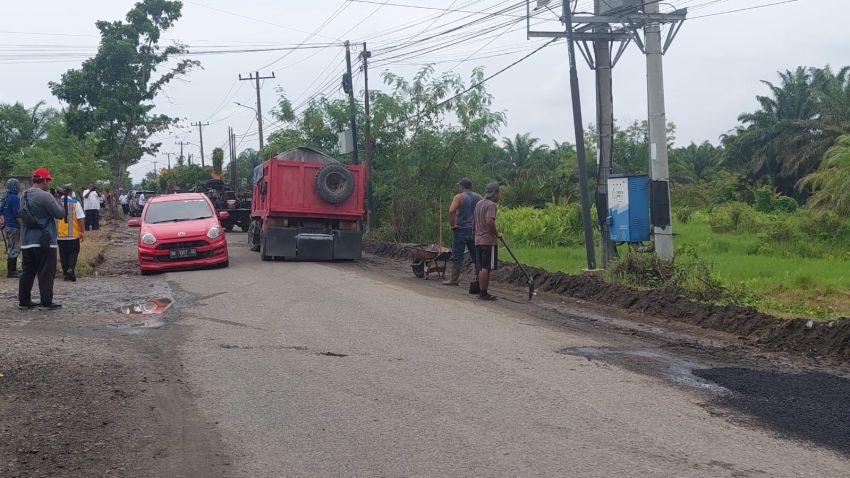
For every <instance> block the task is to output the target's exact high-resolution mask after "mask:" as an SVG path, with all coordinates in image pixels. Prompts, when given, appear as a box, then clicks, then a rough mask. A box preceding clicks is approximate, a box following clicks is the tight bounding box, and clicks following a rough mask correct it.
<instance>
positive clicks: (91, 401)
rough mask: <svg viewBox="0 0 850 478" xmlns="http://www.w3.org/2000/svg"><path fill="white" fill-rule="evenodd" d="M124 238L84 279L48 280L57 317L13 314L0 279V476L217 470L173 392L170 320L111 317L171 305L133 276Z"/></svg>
mask: <svg viewBox="0 0 850 478" xmlns="http://www.w3.org/2000/svg"><path fill="white" fill-rule="evenodd" d="M131 240H132V236H131V233H130V232H128V231H123V230H116V231H114V234H113V237H112V244H111V245H110V247H108V248H107V250H106V251H105V253H104V261H103V263H102V264H100V266H99V267H98V269H97V274H96V275H95V276H92V277H88V278H83V279H80V280H79V281H78V282H76V283H67V282H62V281H59V282H57V283H56V297H57V301H58V302H61V303H63V304H64V307H63V308H62V309H61V310H59V311H50V312H47V311H40V310H33V311H19V310H18V309H17V307H16V299H15V294H16V291H17V281H14V280H9V279H5V278H4V279H0V297H2V298H3V300H2V302H0V374H2V377H1V378H0V409H2V410H3V413H2V414H0V463H2V464H0V476H13V477H65V476H68V477H70V476H133V477H137V476H142V477H144V476H199V477H203V476H222V475H223V474H225V473H226V469H227V463H228V459H227V458H226V457H224V456H220V455H216V452H217V451H218V445H217V437H216V435H215V434H214V433H213V432H212V431H211V430H212V427H211V425H210V424H207V423H204V422H203V421H201V420H200V419H199V418H198V416H199V415H198V414H197V413H196V412H195V410H194V408H193V407H194V405H193V401H192V397H191V395H190V393H189V390H188V388H187V387H186V386H185V385H184V384H183V380H182V367H181V364H180V363H179V360H178V359H177V358H176V356H175V353H174V352H173V351H174V349H175V348H176V346H177V344H179V343H180V341H181V340H182V336H183V328H182V327H181V326H180V324H179V323H177V322H175V318H176V315H175V314H170V313H166V314H165V315H163V316H161V317H158V318H156V319H155V320H149V319H144V320H143V319H141V318H139V317H133V316H128V315H124V314H121V313H119V312H118V311H117V308H118V307H119V306H120V305H124V304H132V303H136V302H143V301H145V300H149V299H151V298H158V297H169V296H170V288H169V286H168V284H167V283H166V282H165V281H164V280H161V279H159V280H157V279H154V280H145V281H144V282H142V281H141V280H140V277H139V276H137V273H136V272H135V266H134V262H133V257H132V253H133V250H132V248H131V247H127V243H128V241H131Z"/></svg>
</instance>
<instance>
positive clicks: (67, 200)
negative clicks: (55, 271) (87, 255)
mask: <svg viewBox="0 0 850 478" xmlns="http://www.w3.org/2000/svg"><path fill="white" fill-rule="evenodd" d="M60 201H61V203H62V208H63V209H64V210H65V216H64V217H63V218H62V219H60V220H59V225H58V231H59V234H58V238H57V242H58V243H59V263H60V264H62V278H63V279H65V280H66V281H71V282H76V281H77V271H76V269H77V257H78V256H79V255H80V244H81V243H82V242H83V231H85V229H86V225H85V218H86V214H85V212H84V211H83V207H82V206H80V202H79V201H77V199H76V198H75V197H74V190H73V188H72V187H71V185H67V186H65V187H64V191H63V195H62V198H61V199H60Z"/></svg>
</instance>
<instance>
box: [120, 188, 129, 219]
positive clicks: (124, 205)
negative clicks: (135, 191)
mask: <svg viewBox="0 0 850 478" xmlns="http://www.w3.org/2000/svg"><path fill="white" fill-rule="evenodd" d="M118 202H119V203H121V211H123V212H124V215H125V216H126V215H127V213H128V212H130V200H129V199H127V193H121V195H120V196H118Z"/></svg>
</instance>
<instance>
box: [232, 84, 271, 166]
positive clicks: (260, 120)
mask: <svg viewBox="0 0 850 478" xmlns="http://www.w3.org/2000/svg"><path fill="white" fill-rule="evenodd" d="M274 77H275V76H274V72H272V76H260V72H259V71H258V72H256V73H251V74H249V75H248V76H247V77H246V78H242V75H241V74H240V75H239V80H240V81H254V82H255V83H256V85H255V87H256V88H257V130H258V131H259V133H260V150H259V151H258V152H257V154H260V155H262V154H263V146H265V144H264V143H263V142H264V141H265V140H264V138H263V105H262V101H261V100H260V80H269V79H274Z"/></svg>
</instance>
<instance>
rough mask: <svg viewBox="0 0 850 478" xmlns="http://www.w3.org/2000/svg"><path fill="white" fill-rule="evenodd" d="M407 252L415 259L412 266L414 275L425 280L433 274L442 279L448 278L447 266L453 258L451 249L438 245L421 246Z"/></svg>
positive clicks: (410, 248) (411, 248)
mask: <svg viewBox="0 0 850 478" xmlns="http://www.w3.org/2000/svg"><path fill="white" fill-rule="evenodd" d="M407 250H408V251H409V252H410V255H411V257H412V258H413V262H412V263H411V264H410V268H411V269H413V275H415V276H416V277H418V278H420V279H425V280H428V277H429V276H430V275H431V274H437V276H438V277H440V278H441V279H442V278H444V277H445V276H446V264H447V263H448V261H449V259H451V257H452V251H451V249H447V248H445V247H441V246H438V245H436V244H420V245H417V246H409V247H408V248H407Z"/></svg>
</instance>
